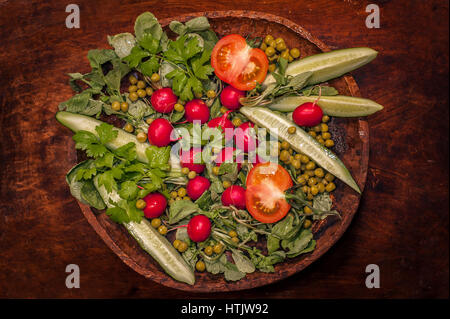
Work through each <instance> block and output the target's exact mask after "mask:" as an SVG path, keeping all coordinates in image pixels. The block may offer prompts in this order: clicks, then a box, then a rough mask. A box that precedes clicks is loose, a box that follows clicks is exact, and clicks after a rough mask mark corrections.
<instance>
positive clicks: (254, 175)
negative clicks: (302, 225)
mask: <svg viewBox="0 0 450 319" xmlns="http://www.w3.org/2000/svg"><path fill="white" fill-rule="evenodd" d="M292 185H293V183H292V179H291V176H290V175H289V173H288V171H286V169H284V168H283V167H282V166H281V165H279V164H276V163H271V162H267V163H260V164H257V165H255V166H254V167H253V168H252V169H251V170H250V172H249V173H248V176H247V191H246V193H245V204H246V207H247V210H248V211H249V213H250V214H251V215H252V216H253V218H255V219H256V220H258V221H260V222H262V223H275V222H277V221H279V220H280V219H282V218H283V217H284V216H286V214H287V213H288V212H289V209H290V208H291V206H290V205H289V204H288V202H287V201H286V199H285V197H284V192H285V191H286V190H287V189H288V188H290V187H292Z"/></svg>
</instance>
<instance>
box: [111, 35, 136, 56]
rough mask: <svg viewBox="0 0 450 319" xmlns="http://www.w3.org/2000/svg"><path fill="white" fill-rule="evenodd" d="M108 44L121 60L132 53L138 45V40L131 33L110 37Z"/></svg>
mask: <svg viewBox="0 0 450 319" xmlns="http://www.w3.org/2000/svg"><path fill="white" fill-rule="evenodd" d="M108 43H109V45H110V46H112V47H113V48H114V52H115V53H116V55H117V56H118V57H119V58H124V57H126V56H127V55H129V54H130V53H131V49H132V48H133V47H134V46H135V45H136V39H135V38H134V35H132V34H131V33H128V32H127V33H119V34H116V35H114V36H108Z"/></svg>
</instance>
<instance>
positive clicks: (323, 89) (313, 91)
mask: <svg viewBox="0 0 450 319" xmlns="http://www.w3.org/2000/svg"><path fill="white" fill-rule="evenodd" d="M301 92H302V94H303V95H304V96H310V95H319V93H320V94H321V95H323V96H329V95H338V94H339V92H338V91H337V90H336V89H335V88H334V87H332V86H322V85H320V86H319V85H314V86H308V87H307V88H305V89H303V90H302V91H301Z"/></svg>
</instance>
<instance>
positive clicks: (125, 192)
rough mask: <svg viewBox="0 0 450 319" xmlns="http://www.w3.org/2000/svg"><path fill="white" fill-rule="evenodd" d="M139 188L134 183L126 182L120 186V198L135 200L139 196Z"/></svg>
mask: <svg viewBox="0 0 450 319" xmlns="http://www.w3.org/2000/svg"><path fill="white" fill-rule="evenodd" d="M138 192H139V188H138V187H137V184H136V183H135V182H132V181H125V182H123V183H122V184H121V185H120V190H119V191H118V193H119V195H120V197H122V198H123V199H127V200H133V199H135V198H136V196H137V195H138Z"/></svg>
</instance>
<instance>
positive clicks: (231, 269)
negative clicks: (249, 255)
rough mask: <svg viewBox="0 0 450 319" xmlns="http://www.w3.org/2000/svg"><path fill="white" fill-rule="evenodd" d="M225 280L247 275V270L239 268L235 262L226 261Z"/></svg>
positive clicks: (238, 278) (236, 279)
mask: <svg viewBox="0 0 450 319" xmlns="http://www.w3.org/2000/svg"><path fill="white" fill-rule="evenodd" d="M224 276H225V280H228V281H238V280H241V279H242V278H244V277H245V272H242V271H240V270H239V269H238V267H237V266H236V265H235V264H232V263H230V262H229V263H226V264H225V271H224Z"/></svg>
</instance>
